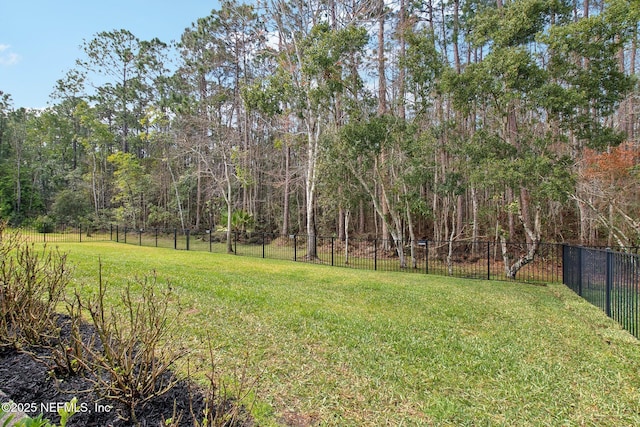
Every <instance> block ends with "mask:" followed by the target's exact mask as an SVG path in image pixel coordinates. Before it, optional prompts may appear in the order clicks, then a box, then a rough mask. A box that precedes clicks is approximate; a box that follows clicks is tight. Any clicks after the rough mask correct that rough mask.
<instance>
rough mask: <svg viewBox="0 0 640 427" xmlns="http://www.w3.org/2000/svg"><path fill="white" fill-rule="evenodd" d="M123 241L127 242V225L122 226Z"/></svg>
mask: <svg viewBox="0 0 640 427" xmlns="http://www.w3.org/2000/svg"><path fill="white" fill-rule="evenodd" d="M124 243H125V244H126V243H127V226H126V225H125V226H124Z"/></svg>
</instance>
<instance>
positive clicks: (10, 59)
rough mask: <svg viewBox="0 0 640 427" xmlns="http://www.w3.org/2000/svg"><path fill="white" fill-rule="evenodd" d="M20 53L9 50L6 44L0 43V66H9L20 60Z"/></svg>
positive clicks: (9, 47)
mask: <svg viewBox="0 0 640 427" xmlns="http://www.w3.org/2000/svg"><path fill="white" fill-rule="evenodd" d="M20 59H21V58H20V55H18V54H17V53H15V52H12V51H11V46H9V45H8V44H0V66H5V67H9V66H11V65H15V64H17V63H18V62H20Z"/></svg>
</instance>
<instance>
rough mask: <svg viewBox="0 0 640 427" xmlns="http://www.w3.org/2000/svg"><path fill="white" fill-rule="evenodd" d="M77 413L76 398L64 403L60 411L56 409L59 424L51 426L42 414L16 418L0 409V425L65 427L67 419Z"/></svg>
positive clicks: (14, 426) (7, 426)
mask: <svg viewBox="0 0 640 427" xmlns="http://www.w3.org/2000/svg"><path fill="white" fill-rule="evenodd" d="M77 412H78V398H77V397H74V398H73V399H71V400H70V401H69V402H68V403H65V404H64V405H63V406H62V407H61V408H60V409H58V415H60V424H59V425H55V424H52V423H51V421H49V420H48V419H46V418H44V415H43V414H38V415H37V416H36V417H30V416H28V415H23V416H21V417H16V415H15V414H12V413H7V412H4V411H3V410H2V409H1V408H0V423H2V426H3V427H5V426H6V427H9V426H13V427H65V426H66V425H67V422H68V421H69V418H71V417H72V416H73V415H75V414H76V413H77Z"/></svg>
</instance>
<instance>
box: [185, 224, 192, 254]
mask: <svg viewBox="0 0 640 427" xmlns="http://www.w3.org/2000/svg"><path fill="white" fill-rule="evenodd" d="M185 233H186V237H187V250H189V244H190V241H191V230H190V229H188V228H187V230H186V231H185Z"/></svg>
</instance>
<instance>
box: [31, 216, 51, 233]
mask: <svg viewBox="0 0 640 427" xmlns="http://www.w3.org/2000/svg"><path fill="white" fill-rule="evenodd" d="M33 225H34V227H35V228H36V231H37V232H38V233H53V231H54V224H53V220H52V219H51V218H49V217H48V216H46V215H40V216H39V217H38V218H36V220H35V221H34V223H33Z"/></svg>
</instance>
